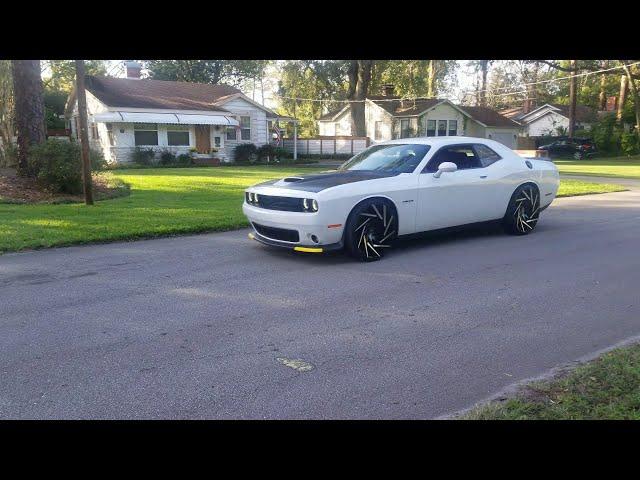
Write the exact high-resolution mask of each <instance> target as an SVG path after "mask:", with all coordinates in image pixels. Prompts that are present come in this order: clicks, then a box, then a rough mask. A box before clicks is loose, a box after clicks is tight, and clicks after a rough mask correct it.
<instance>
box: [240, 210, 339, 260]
mask: <svg viewBox="0 0 640 480" xmlns="http://www.w3.org/2000/svg"><path fill="white" fill-rule="evenodd" d="M242 211H243V213H244V214H245V216H246V217H247V218H248V219H249V221H250V222H251V226H252V227H253V232H252V233H251V234H250V235H249V237H250V238H251V239H253V240H256V241H258V242H260V243H263V244H265V245H269V246H272V247H280V248H287V249H290V250H296V251H302V252H310V253H321V252H326V251H332V250H339V249H341V248H342V247H343V242H342V232H343V230H344V226H343V225H342V224H338V225H336V224H333V225H332V224H331V223H330V222H331V220H334V221H335V218H333V219H329V218H326V217H327V216H328V214H327V213H326V212H322V211H320V212H317V213H305V212H285V211H279V210H268V209H264V208H259V207H255V206H253V205H249V204H247V203H246V202H245V203H243V205H242ZM256 225H258V227H260V226H262V227H272V228H275V229H284V230H290V231H295V232H297V234H298V235H297V236H298V240H297V241H295V242H293V241H284V240H282V239H279V238H270V237H269V236H266V235H265V234H264V233H261V232H259V231H258V229H257V228H256ZM262 230H264V229H262ZM314 239H315V241H314Z"/></svg>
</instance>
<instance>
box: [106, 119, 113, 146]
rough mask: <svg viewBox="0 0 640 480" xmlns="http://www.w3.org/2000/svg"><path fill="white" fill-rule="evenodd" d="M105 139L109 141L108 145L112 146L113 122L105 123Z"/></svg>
mask: <svg viewBox="0 0 640 480" xmlns="http://www.w3.org/2000/svg"><path fill="white" fill-rule="evenodd" d="M107 140H108V141H109V146H110V147H113V145H114V144H115V141H114V139H113V124H112V123H107Z"/></svg>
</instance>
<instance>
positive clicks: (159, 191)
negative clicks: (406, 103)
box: [0, 166, 621, 253]
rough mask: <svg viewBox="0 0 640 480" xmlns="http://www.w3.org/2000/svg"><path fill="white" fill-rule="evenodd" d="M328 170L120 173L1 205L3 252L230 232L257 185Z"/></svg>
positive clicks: (573, 186) (588, 187)
mask: <svg viewBox="0 0 640 480" xmlns="http://www.w3.org/2000/svg"><path fill="white" fill-rule="evenodd" d="M321 170H326V168H324V169H323V168H317V167H315V168H309V167H300V166H295V167H266V166H262V167H224V168H151V169H127V170H124V169H123V170H114V171H113V172H112V175H113V176H114V177H115V178H116V179H120V180H122V181H124V182H126V183H127V184H129V185H130V186H131V195H129V196H127V197H122V198H117V199H113V200H106V201H100V202H96V204H95V205H94V206H93V207H86V206H84V205H83V204H56V205H52V204H37V205H16V204H7V203H4V204H3V203H0V253H2V252H9V251H17V250H22V249H27V248H42V247H52V246H60V245H70V244H74V243H89V242H96V241H113V240H126V239H136V238H148V237H155V236H163V235H171V234H179V233H190V232H205V231H216V230H231V229H235V228H239V227H244V226H246V225H247V221H246V219H245V217H244V216H243V215H242V192H243V190H244V189H245V188H246V187H247V186H249V185H253V184H255V183H258V182H261V181H264V180H267V179H270V178H279V177H283V176H287V175H292V174H296V173H300V172H307V173H310V172H316V171H321ZM620 189H621V187H618V186H616V185H599V184H592V183H586V182H578V181H574V180H569V181H565V180H563V181H562V184H561V187H560V194H561V195H578V194H580V195H583V194H586V193H601V192H608V191H615V190H620Z"/></svg>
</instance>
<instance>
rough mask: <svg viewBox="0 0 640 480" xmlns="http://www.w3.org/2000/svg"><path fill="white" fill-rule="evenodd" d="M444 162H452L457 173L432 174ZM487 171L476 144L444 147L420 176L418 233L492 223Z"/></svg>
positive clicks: (491, 203)
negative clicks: (436, 176)
mask: <svg viewBox="0 0 640 480" xmlns="http://www.w3.org/2000/svg"><path fill="white" fill-rule="evenodd" d="M442 162H453V163H455V164H456V165H457V166H458V170H457V171H455V172H450V173H443V174H442V175H441V176H440V177H439V178H435V177H434V176H433V174H434V173H435V172H436V171H437V169H438V165H440V163H442ZM495 181H496V179H491V178H489V173H488V172H487V167H485V166H483V165H482V163H481V162H480V158H479V157H478V155H477V154H476V153H475V151H474V148H473V144H458V145H447V146H444V147H441V148H440V149H439V150H438V151H437V152H435V153H434V154H433V155H432V157H431V158H430V159H429V161H428V163H427V165H426V167H425V168H424V169H423V171H422V172H421V173H420V175H419V182H418V208H417V210H416V230H417V231H427V230H435V229H439V228H447V227H453V226H457V225H465V224H468V223H474V222H481V221H486V220H491V219H493V218H492V217H493V216H494V215H495V212H494V210H495V206H494V205H493V199H492V197H491V191H490V190H491V189H490V184H491V183H493V182H495Z"/></svg>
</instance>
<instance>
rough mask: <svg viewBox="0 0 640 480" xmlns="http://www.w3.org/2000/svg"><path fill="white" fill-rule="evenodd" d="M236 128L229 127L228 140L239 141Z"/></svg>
mask: <svg viewBox="0 0 640 480" xmlns="http://www.w3.org/2000/svg"><path fill="white" fill-rule="evenodd" d="M237 139H238V134H237V133H236V127H227V140H237Z"/></svg>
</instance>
